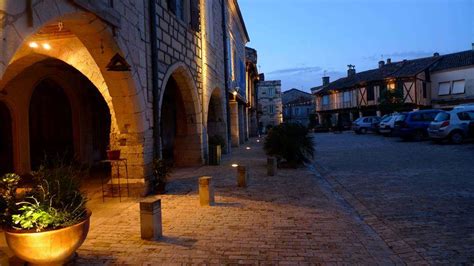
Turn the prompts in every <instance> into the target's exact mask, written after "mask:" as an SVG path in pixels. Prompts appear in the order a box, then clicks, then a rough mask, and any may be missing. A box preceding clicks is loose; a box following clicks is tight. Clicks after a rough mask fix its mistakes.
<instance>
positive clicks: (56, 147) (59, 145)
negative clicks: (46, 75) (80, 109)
mask: <svg viewBox="0 0 474 266" xmlns="http://www.w3.org/2000/svg"><path fill="white" fill-rule="evenodd" d="M29 123H30V157H31V158H30V162H31V169H32V170H36V169H38V167H39V166H40V165H41V163H42V162H43V161H44V160H49V159H53V158H61V159H66V160H71V159H73V158H74V138H73V127H72V110H71V104H70V102H69V99H68V97H67V95H66V94H65V93H64V90H63V88H61V87H60V86H59V85H58V84H56V83H55V82H54V81H52V80H49V79H45V80H43V81H41V82H40V83H39V84H38V85H37V86H36V88H35V89H34V91H33V95H32V96H31V101H30V110H29Z"/></svg>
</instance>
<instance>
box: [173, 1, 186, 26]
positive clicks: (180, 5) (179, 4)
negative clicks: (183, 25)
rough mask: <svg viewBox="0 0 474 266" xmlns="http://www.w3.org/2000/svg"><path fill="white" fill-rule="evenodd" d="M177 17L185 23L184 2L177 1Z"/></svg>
mask: <svg viewBox="0 0 474 266" xmlns="http://www.w3.org/2000/svg"><path fill="white" fill-rule="evenodd" d="M175 14H176V16H177V17H178V18H179V19H181V20H182V21H185V19H186V17H185V9H184V0H176V13H175Z"/></svg>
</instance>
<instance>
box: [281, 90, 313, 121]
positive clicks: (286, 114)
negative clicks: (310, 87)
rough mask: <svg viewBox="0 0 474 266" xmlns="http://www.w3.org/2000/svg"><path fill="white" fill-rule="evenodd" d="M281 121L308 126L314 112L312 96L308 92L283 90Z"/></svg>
mask: <svg viewBox="0 0 474 266" xmlns="http://www.w3.org/2000/svg"><path fill="white" fill-rule="evenodd" d="M282 102H283V121H284V122H285V123H297V124H302V125H304V126H306V127H307V126H308V125H309V122H310V116H311V115H312V114H314V112H315V107H316V106H315V103H314V97H313V95H311V94H310V93H307V92H304V91H301V90H298V89H291V90H288V91H285V92H283V96H282Z"/></svg>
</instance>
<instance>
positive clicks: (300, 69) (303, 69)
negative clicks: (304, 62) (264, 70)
mask: <svg viewBox="0 0 474 266" xmlns="http://www.w3.org/2000/svg"><path fill="white" fill-rule="evenodd" d="M321 70H322V68H320V67H317V66H315V67H294V68H285V69H279V70H274V71H272V72H269V73H268V74H269V75H276V74H287V75H293V74H299V73H309V72H318V71H321Z"/></svg>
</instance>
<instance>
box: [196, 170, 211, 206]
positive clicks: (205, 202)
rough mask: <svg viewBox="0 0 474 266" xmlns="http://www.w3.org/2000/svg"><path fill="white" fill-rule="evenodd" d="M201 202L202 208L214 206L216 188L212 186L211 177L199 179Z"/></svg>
mask: <svg viewBox="0 0 474 266" xmlns="http://www.w3.org/2000/svg"><path fill="white" fill-rule="evenodd" d="M199 202H200V203H201V206H212V205H214V186H213V185H212V177H211V176H203V177H200V178H199Z"/></svg>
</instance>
